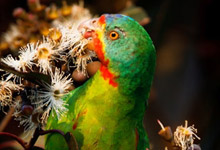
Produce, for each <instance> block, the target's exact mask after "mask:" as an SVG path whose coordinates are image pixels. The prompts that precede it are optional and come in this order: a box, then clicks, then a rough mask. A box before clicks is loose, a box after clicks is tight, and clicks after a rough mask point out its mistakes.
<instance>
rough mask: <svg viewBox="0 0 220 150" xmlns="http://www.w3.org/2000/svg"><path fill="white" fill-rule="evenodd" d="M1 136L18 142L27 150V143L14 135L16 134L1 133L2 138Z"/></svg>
mask: <svg viewBox="0 0 220 150" xmlns="http://www.w3.org/2000/svg"><path fill="white" fill-rule="evenodd" d="M1 135H4V136H8V137H11V138H12V139H14V140H16V141H17V142H18V143H19V144H20V145H21V146H22V147H23V148H24V149H25V150H27V143H26V142H24V141H23V140H22V139H21V138H19V137H18V136H17V135H14V134H11V133H8V132H0V136H1Z"/></svg>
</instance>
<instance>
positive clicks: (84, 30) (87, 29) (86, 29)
mask: <svg viewBox="0 0 220 150" xmlns="http://www.w3.org/2000/svg"><path fill="white" fill-rule="evenodd" d="M98 21H99V18H94V19H90V20H87V21H84V22H82V23H81V24H80V25H79V27H78V28H77V29H78V31H79V32H80V33H81V34H82V35H83V37H84V38H86V39H88V40H89V41H90V42H89V43H88V45H87V47H88V49H90V50H93V51H95V48H94V44H93V38H94V37H95V36H96V34H95V31H96V30H98V29H101V26H100V25H99V23H98Z"/></svg>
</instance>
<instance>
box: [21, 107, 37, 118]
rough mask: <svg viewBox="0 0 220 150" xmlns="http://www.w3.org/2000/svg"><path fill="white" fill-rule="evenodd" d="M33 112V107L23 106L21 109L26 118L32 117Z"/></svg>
mask: <svg viewBox="0 0 220 150" xmlns="http://www.w3.org/2000/svg"><path fill="white" fill-rule="evenodd" d="M33 110H34V108H33V106H31V105H23V106H22V108H21V112H22V114H24V115H25V116H30V115H31V114H32V113H33Z"/></svg>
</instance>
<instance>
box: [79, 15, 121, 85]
mask: <svg viewBox="0 0 220 150" xmlns="http://www.w3.org/2000/svg"><path fill="white" fill-rule="evenodd" d="M105 24H106V18H105V15H102V16H101V17H100V18H99V19H92V20H88V21H86V22H84V23H82V24H81V25H80V26H79V28H78V29H79V30H81V29H82V28H84V29H86V32H84V33H83V36H84V38H86V39H88V38H90V37H91V38H92V41H91V42H90V43H89V44H88V47H89V48H90V49H91V50H94V51H95V52H96V54H97V56H98V58H99V60H100V61H101V67H100V71H101V75H102V77H103V78H104V80H109V84H110V85H112V86H113V87H117V86H118V83H117V82H116V81H115V78H116V76H115V75H114V74H113V73H112V72H110V70H109V69H108V65H109V59H106V58H105V51H104V48H103V47H104V46H103V45H104V44H105V43H103V41H102V39H100V34H101V35H102V34H104V33H103V32H100V28H101V29H103V27H104V26H105ZM97 27H98V28H99V31H96V28H97ZM102 36H103V35H102Z"/></svg>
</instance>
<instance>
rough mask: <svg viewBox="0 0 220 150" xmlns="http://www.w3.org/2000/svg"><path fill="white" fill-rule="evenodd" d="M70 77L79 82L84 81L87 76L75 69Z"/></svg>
mask: <svg viewBox="0 0 220 150" xmlns="http://www.w3.org/2000/svg"><path fill="white" fill-rule="evenodd" d="M72 78H73V80H74V81H76V82H79V83H82V82H85V81H86V80H87V79H88V78H87V76H86V75H85V74H84V73H83V72H81V71H78V70H77V69H75V70H74V71H73V73H72Z"/></svg>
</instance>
